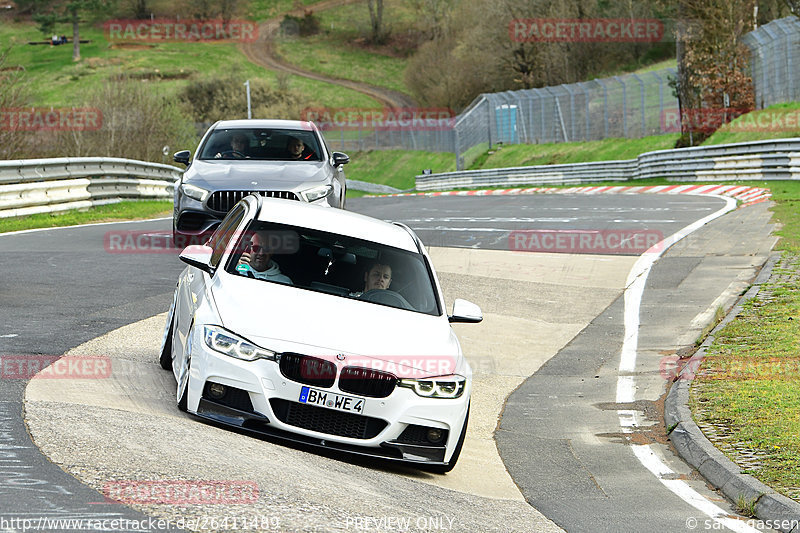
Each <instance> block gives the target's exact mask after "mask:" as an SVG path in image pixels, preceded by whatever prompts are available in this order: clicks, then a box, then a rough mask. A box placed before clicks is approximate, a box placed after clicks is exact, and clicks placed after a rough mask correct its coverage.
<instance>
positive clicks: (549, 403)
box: [0, 195, 765, 531]
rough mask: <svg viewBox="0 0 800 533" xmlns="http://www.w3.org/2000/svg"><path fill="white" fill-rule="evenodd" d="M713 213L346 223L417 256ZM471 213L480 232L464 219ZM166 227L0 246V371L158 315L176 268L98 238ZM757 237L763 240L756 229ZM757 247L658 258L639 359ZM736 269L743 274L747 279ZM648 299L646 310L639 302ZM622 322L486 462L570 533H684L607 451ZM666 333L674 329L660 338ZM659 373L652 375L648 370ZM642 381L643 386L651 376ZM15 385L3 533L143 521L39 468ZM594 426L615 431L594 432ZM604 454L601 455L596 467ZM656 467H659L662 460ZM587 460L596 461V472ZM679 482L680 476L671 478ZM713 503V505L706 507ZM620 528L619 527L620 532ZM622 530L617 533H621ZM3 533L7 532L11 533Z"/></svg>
mask: <svg viewBox="0 0 800 533" xmlns="http://www.w3.org/2000/svg"><path fill="white" fill-rule="evenodd" d="M721 205H722V201H721V200H719V199H715V198H703V197H691V196H660V195H630V196H628V195H624V196H623V195H614V196H611V195H609V196H591V197H589V196H578V195H576V196H572V195H558V196H544V195H542V196H506V197H480V198H462V197H441V198H417V199H408V198H404V199H401V198H381V199H358V200H351V201H349V202H348V208H349V209H351V210H354V211H358V212H363V213H366V214H370V215H373V216H378V217H381V218H390V219H393V220H398V221H401V222H405V223H407V224H408V225H409V226H411V227H412V228H414V229H415V231H417V232H418V234H419V235H420V237H421V238H422V239H423V241H424V242H425V243H426V244H428V245H432V246H457V247H471V248H488V249H495V250H508V249H509V247H510V243H513V241H510V240H509V232H510V231H534V230H536V231H546V232H547V231H555V230H559V231H564V230H569V231H583V232H586V231H589V232H604V231H605V232H608V231H627V230H651V231H657V232H661V233H662V234H663V235H669V234H671V233H672V232H674V231H676V230H678V229H680V228H682V227H684V226H686V225H687V224H689V223H690V222H692V221H694V220H697V219H699V218H702V217H704V216H706V215H708V214H710V213H711V212H713V211H715V210H716V209H718V208H719V207H720V206H721ZM748 209H752V208H748ZM478 210H479V212H480V217H475V216H470V214H471V213H475V212H478ZM744 211H745V210H742V211H737V212H736V213H743V212H744ZM736 213H734V215H735V214H736ZM728 217H731V215H728ZM733 218H734V217H731V218H730V219H731V220H732V219H733ZM762 218H763V217H762ZM742 223H743V222H742V221H741V220H738V221H737V222H731V224H735V226H734V228H733V229H735V230H737V231H741V224H742ZM736 224H738V225H736ZM168 227H169V222H168V221H156V222H142V223H134V224H124V225H120V224H115V225H99V226H90V227H83V228H72V229H59V230H51V231H43V232H30V233H24V234H18V235H7V236H0V252H2V255H1V256H0V257H2V259H1V260H0V261H2V264H3V271H4V276H3V277H2V280H1V281H0V300H1V301H2V304H3V305H2V307H0V354H2V355H3V356H4V360H5V358H6V357H7V356H9V355H14V354H44V355H54V356H55V355H59V354H62V353H64V352H66V351H67V350H68V349H70V348H72V347H74V346H77V345H78V344H81V343H83V342H85V341H88V340H90V339H92V338H95V337H98V336H100V335H102V334H104V333H106V332H108V331H111V330H113V329H116V328H118V327H120V326H123V325H126V324H130V323H133V322H136V321H139V320H142V319H144V318H147V317H150V316H153V315H155V314H158V313H161V312H163V311H165V310H166V309H167V307H168V305H169V300H170V297H171V294H172V290H173V287H174V282H175V279H176V278H177V275H178V273H179V272H180V271H181V270H182V263H180V262H179V261H178V260H177V257H176V256H175V255H174V254H161V253H153V254H116V253H109V251H108V250H107V249H106V248H105V247H104V246H106V247H107V245H108V242H109V241H108V235H107V234H108V232H109V231H112V232H125V231H129V230H146V231H151V230H152V231H156V230H164V229H167V228H168ZM716 228H717V226H715V229H714V231H717V232H718V233H717V236H718V237H722V238H723V240H724V237H725V235H730V234H731V231H732V228H731V227H726V228H724V229H716ZM758 230H759V231H761V232H763V231H764V230H765V228H764V227H759V228H758ZM117 234H118V233H117ZM758 235H761V234H758ZM753 238H756V234H755V233H754V234H753V235H744V234H743V235H742V236H741V239H738V240H737V241H736V242H737V243H740V245H741V247H743V248H742V249H736V250H734V249H733V248H734V247H732V246H729V247H728V249H727V251H726V250H722V249H720V250H716V249H713V248H704V247H707V246H709V243H710V242H713V241H714V239H705V240H704V239H703V238H702V236H700V238H699V239H695V240H694V246H695V247H694V248H688V249H686V250H684V252H685V253H684V254H683V255H681V256H678V257H675V258H674V260H673V259H672V258H671V256H669V255H668V257H667V258H665V259H663V260H662V261H661V262H660V263H657V267H656V269H655V270H654V272H653V274H652V275H651V278H650V281H649V283H648V291H649V292H646V293H645V294H646V297H645V302H646V305H645V307H643V311H644V312H643V319H642V320H643V322H642V331H643V332H647V331H650V330H648V329H647V328H648V327H651V326H655V328H654V329H652V331H651V333H649V334H645V335H643V343H644V347H645V348H647V349H649V350H654V351H657V349H658V347H659V346H660V345H663V343H664V342H667V344H669V342H670V341H665V338H666V337H665V335H666V336H667V337H668V336H669V335H673V334H676V335H677V334H678V333H680V332H681V331H682V325H683V323H684V322H685V321H686V320H689V321H691V319H692V318H694V317H695V315H696V314H697V312H696V310H695V308H700V307H702V306H703V299H702V298H697V302H696V305H695V306H694V307H691V306H686V307H687V309H684V310H683V311H684V312H683V313H682V314H681V313H678V314H677V315H676V314H675V313H672V312H670V311H669V309H670V308H671V307H670V306H664V305H660V302H661V301H663V299H664V298H667V299H668V298H670V296H671V295H673V294H677V292H676V291H677V289H678V288H679V287H680V286H681V284H682V283H683V281H684V280H686V279H688V278H690V277H691V276H692V275H693V274H695V273H697V272H698V270H703V269H702V268H699V267H700V266H701V265H702V262H703V261H704V260H706V254H707V253H711V254H712V255H714V256H717V257H718V256H724V255H725V254H726V253H727V254H729V255H730V254H733V255H736V256H737V257H738V256H740V255H744V254H747V253H749V254H752V252H753V251H754V250H750V251H749V252H748V251H747V246H748V245H750V246H751V248H752V245H753V242H752V241H751V240H749V239H753ZM717 240H719V238H718V239H717ZM762 241H763V239H762ZM512 249H513V244H512ZM559 251H563V250H559ZM734 252H735V253H734ZM667 259H669V260H667ZM733 263H736V262H733ZM733 263H731V264H728V265H727V267H726V268H727V269H728V270H729V271H728V272H723V274H724V276H723V277H725V279H727V280H728V283H725V282H724V280H718V283H717V284H716V285H714V287H713V288H712V289H711V291H714V290H717V285H720V284H721V285H720V286H722V285H724V286H722V289H720V290H719V293H722V292H724V291H725V289H727V288H728V285H729V284H730V278H731V277H733V278H736V276H737V275H738V274H739V271H736V272H735V273H733V274H731V271H730V269H732V268H734V264H733ZM739 263H741V262H739ZM739 263H736V264H737V265H738V264H739ZM750 263H753V261H752V259H751V261H750ZM751 267H752V265H751ZM736 268H740V269H741V271H742V272H743V271H744V267H736ZM665 280H666V281H665ZM691 281H693V282H697V281H702V280H699V279H692V280H691ZM739 281H740V282H741V280H739ZM684 289H686V290H688V291H690V292H691V290H692V287H691V286H690V284H688V283H687V284H686V286H685V287H684ZM657 290H662V292H660V293H656V292H653V291H657ZM695 290H696V289H695ZM651 293H652V294H657V297H655V299H651V296H650V294H651ZM719 293H717V294H719ZM704 296H709V297H711V301H713V300H714V299H715V298H716V296H717V295H714V294H711V292H709V293H708V294H704ZM690 299H691V298H690ZM709 303H710V302H709ZM620 306H621V303H620V302H615V303H614V304H612V306H611V307H609V308H608V309H607V310H606V312H604V313H602V314H601V315H600V316H599V317H598V318H597V319H596V320H595V321H594V322H593V323H592V324H591V325H590V327H589V328H587V329H586V330H585V331H584V332H582V333H581V335H579V337H577V338H576V339H575V340H574V341H573V342H572V343H571V344H570V345H569V346H568V347H567V348H566V349H565V350H563V351H562V353H559V354H558V355H557V356H556V357H555V358H553V359H552V360H551V362H550V363H548V364H547V365H546V366H545V367H544V368H543V369H542V370H540V371H539V372H537V373H536V374H535V375H534V376H532V377H531V378H530V379H529V380H528V381H527V382H526V383H525V384H524V385H523V387H522V388H520V390H519V391H518V392H517V393H515V394H514V395H513V396H512V397H511V398H510V399H509V402H508V405H507V407H506V410H505V413H504V418H503V423H502V425H501V427H500V431H499V432H498V434H497V441H498V447H499V449H500V452H501V455H502V457H503V458H504V460H505V461H506V464H507V466H508V468H509V471H510V472H511V474H512V476H513V477H514V479H515V481H516V482H517V484H518V485H519V486H520V488H521V490H522V492H523V494H524V495H525V497H526V499H527V500H528V501H529V502H530V503H531V504H533V505H534V506H535V507H537V508H539V509H540V510H542V511H543V512H544V513H545V514H546V515H547V516H548V517H549V518H551V519H552V520H555V521H556V523H558V524H559V525H561V526H562V527H564V528H566V529H567V530H569V531H573V530H575V531H578V530H587V531H589V530H598V529H597V528H596V527H594V526H596V525H602V527H603V528H605V529H603V530H608V531H613V530H629V531H638V530H641V531H652V530H654V529H653V523H654V522H653V520H654V519H658V520H662V519H663V520H664V522H663V523H664V524H665V525H668V527H663V528H662V527H656V528H655V529H657V530H662V531H667V530H683V529H682V528H680V529H673V526H676V527H677V525H679V524H684V523H685V519H686V517H687V516H689V515H690V514H691V511H690V510H688V509H684V508H682V507H681V505H683V504H682V502H680V501H678V500H677V498H675V497H674V496H672V495H671V494H659V495H658V497H657V498H651V500H652V501H651V502H650V505H649V506H647V505H645V506H642V501H646V500H648V498H647V497H644V496H642V495H644V494H648V492H647V491H648V490H650V488H651V487H652V486H655V487H657V488H658V486H659V481H658V480H656V479H655V478H653V479H648V478H647V476H646V475H645V474H649V473H647V472H645V471H644V470H643V469H642V467H641V465H639V464H638V463H636V462H635V461H636V460H635V458H634V457H633V456H632V454H631V453H630V452H629V450H627V449H626V446H625V445H624V442H623V440H622V439H621V438H620V437H619V436H618V435H615V433H618V432H619V423H618V421H617V422H616V425H615V424H614V423H613V422H614V421H613V416H616V410H617V409H619V406H615V405H613V404H614V394H613V385H615V384H616V382H615V381H614V380H613V379H611V378H612V377H613V376H612V373H613V372H612V371H613V368H611V367H612V366H613V365H612V363H611V362H612V361H613V359H614V357H615V354H616V353H617V352H618V344H619V342H620V323H619V318H620V316H621V312H620V309H619V308H620ZM677 307H678V308H680V307H681V305H678V306H677ZM689 307H691V309H689ZM687 317H688V318H687ZM665 321H666V322H665ZM670 321H672V322H670ZM673 323H674V324H673ZM670 325H671V329H669V328H667V329H668V331H665V327H666V326H670ZM648 335H651V336H649V337H648ZM659 343H661V344H659ZM679 344H680V343H678V342H675V341H674V340H673V342H672V344H669V346H668V349H671V350H673V351H674V350H676V349H677V348H676V346H677V345H679ZM650 363H652V362H650ZM655 365H656V369H657V368H658V359H655ZM651 366H652V364H651ZM643 371H644V372H651V373H652V368H646V369H644V370H643ZM604 374H607V375H604ZM655 374H656V375H657V374H658V372H657V371H656V372H655ZM594 376H601V377H597V378H595V377H594ZM604 377H607V378H608V379H603V378H604ZM587 380H588V381H587ZM612 382H613V384H612ZM661 383H662V385H663V381H662V382H661ZM24 384H25V380H24V379H2V380H0V398H2V403H0V416H1V417H2V418H3V419H4V426H3V427H4V432H3V433H2V435H3V439H4V440H3V442H2V446H3V448H2V449H3V450H6V451H5V453H4V455H3V456H2V457H3V460H2V462H0V496H2V497H3V505H2V514H0V530H2V529H3V527H7V525H6V526H4V525H3V523H2V519H6V520H8V519H10V518H11V517H17V518H19V517H34V516H36V517H38V516H58V517H71V516H80V517H84V518H85V517H87V516H98V517H99V516H108V517H112V516H114V517H116V516H124V517H128V518H142V515H140V514H138V513H136V512H134V511H130V510H128V509H125V508H123V507H121V506H119V505H116V506H113V507H109V506H105V505H102V504H98V502H102V496H101V495H99V494H98V493H97V492H95V491H93V490H91V489H88V488H87V487H85V486H83V485H82V484H80V483H78V482H77V481H76V480H74V478H72V477H71V476H69V475H67V474H65V473H64V472H63V471H62V470H60V469H59V468H57V467H55V466H54V465H52V464H51V463H49V462H48V461H47V459H46V458H45V457H43V456H42V455H41V454H40V453H39V452H38V451H37V450H36V448H35V447H34V446H33V445H32V443H31V441H30V439H29V437H28V435H27V432H26V429H25V426H24V424H23V422H22V419H21V416H20V415H21V411H22V404H21V397H22V390H23V387H24ZM652 388H653V390H655V389H656V388H657V387H655V386H654V387H652ZM565 398H567V399H568V401H566V400H565ZM578 398H580V400H577V399H578ZM656 399H657V398H656ZM647 401H651V400H647ZM652 401H655V400H652ZM642 409H643V411H644V408H642ZM605 412H610V414H611V415H613V416H611V418H610V419H608V418H607V417H606V418H605V419H604V413H605ZM648 413H651V411H648ZM581 420H603V421H602V422H599V423H598V424H588V425H587V427H581V428H579V429H580V431H578V430H576V429H575V427H573V426H575V425H576V424H578V425H580V424H579V421H581ZM609 420H610V421H609ZM654 422H655V420H654ZM545 435H546V436H547V437H545ZM575 435H583V437H582V439H583V440H585V441H587V442H591V443H593V444H596V443H597V442H599V441H603V442H602V444H603V445H602V446H594V447H592V448H591V449H585V450H584V449H580V446H576V445H575V442H580V440H581V439H577V440H576V439H575ZM598 435H600V436H598ZM586 436H591V438H587V437H586ZM592 439H594V440H592ZM601 449H602V452H603V453H604V454H605V453H607V454H608V455H607V456H605V457H601V454H599V453H598V452H599V451H601ZM576 450H577V451H576ZM663 453H664V454H667V455H668V450H666V447H665V450H664V451H663ZM584 454H585V455H584ZM587 457H589V458H592V459H596V462H597V463H598V466H596V467H595V466H594V465H593V464H592V463H591V461H587V459H586V458H587ZM676 469H677V470H679V471H680V466H679V465H678V466H677V467H676ZM620 473H625V475H624V476H620V475H619V474H620ZM601 474H603V475H604V476H606V478H603V476H602V475H601ZM685 475H687V476H690V473H687V474H685ZM604 479H610V480H611V481H610V482H609V483H610V485H608V486H611V485H614V486H621V487H624V488H625V490H626V494H628V496H629V497H614V494H613V491H612V490H610V489H609V488H608V486H606V485H604V483H605V481H604ZM598 480H599V481H598ZM637 483H644V485H637ZM697 485H702V482H698V483H697ZM643 487H644V488H643ZM700 489H701V490H702V487H700ZM653 490H656V489H653ZM659 490H660V489H659ZM706 492H707V493H710V491H707V490H706ZM710 494H711V495H712V497H713V494H714V493H710ZM673 500H675V501H673ZM628 506H633V507H628ZM634 510H636V511H635V512H634ZM651 513H652V514H651ZM598 517H602V519H598ZM625 517H627V519H628V520H629V521H627V522H620V520H622V519H623V518H625ZM623 523H624V524H625V526H626V527H623V528H622V529H620V524H623ZM9 529H11V530H15V528H14V527H13V525H12V527H10V528H9ZM601 529H602V528H601ZM64 530H66V529H64ZM115 530H117V531H118V530H120V529H115Z"/></svg>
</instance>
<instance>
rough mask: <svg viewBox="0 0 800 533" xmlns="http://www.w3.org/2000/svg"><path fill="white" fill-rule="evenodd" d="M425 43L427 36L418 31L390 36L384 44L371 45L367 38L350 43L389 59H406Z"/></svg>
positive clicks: (360, 38)
mask: <svg viewBox="0 0 800 533" xmlns="http://www.w3.org/2000/svg"><path fill="white" fill-rule="evenodd" d="M424 41H425V36H424V35H423V34H422V33H420V32H418V31H411V30H409V31H404V32H403V31H401V32H398V33H393V34H391V35H389V37H388V38H387V40H386V42H385V43H383V44H373V43H370V42H369V41H368V40H367V38H366V37H359V38H357V39H353V40H352V41H350V44H351V45H352V46H354V47H355V48H359V49H361V50H365V51H367V52H371V53H373V54H379V55H383V56H388V57H397V58H400V59H406V58H408V57H410V56H411V55H412V54H414V52H416V51H417V48H419V46H420V45H421V44H422V43H423V42H424Z"/></svg>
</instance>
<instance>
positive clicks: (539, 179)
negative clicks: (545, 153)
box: [416, 138, 800, 191]
mask: <svg viewBox="0 0 800 533" xmlns="http://www.w3.org/2000/svg"><path fill="white" fill-rule="evenodd" d="M621 142H624V140H623V141H621ZM643 178H667V179H668V180H681V181H723V180H795V179H800V138H793V139H776V140H769V141H755V142H748V143H736V144H719V145H715V146H699V147H693V148H678V149H675V150H659V151H656V152H647V153H644V154H641V155H640V156H639V157H637V158H636V159H629V160H622V161H596V162H591V163H575V164H566V165H537V166H531V167H516V168H493V169H485V170H464V171H460V172H443V173H440V174H428V175H420V176H417V177H416V188H417V190H420V191H432V190H441V189H458V188H463V187H506V186H516V185H553V184H563V185H567V184H580V183H592V182H598V181H623V180H630V179H643Z"/></svg>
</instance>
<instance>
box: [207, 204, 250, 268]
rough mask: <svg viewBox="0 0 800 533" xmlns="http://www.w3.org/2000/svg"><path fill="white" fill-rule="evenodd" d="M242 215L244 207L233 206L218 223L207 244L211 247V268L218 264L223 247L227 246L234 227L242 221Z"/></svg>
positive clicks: (223, 250)
mask: <svg viewBox="0 0 800 533" xmlns="http://www.w3.org/2000/svg"><path fill="white" fill-rule="evenodd" d="M244 215H245V208H244V207H242V206H239V207H237V208H235V209H234V210H233V211H231V212H230V213H228V216H227V217H225V220H223V221H222V224H220V225H219V227H218V228H217V231H215V232H214V235H212V236H211V241H210V242H209V246H211V248H213V251H212V252H211V266H212V267H213V268H217V265H219V260H220V259H221V258H222V254H224V253H225V248H227V247H228V242H229V241H230V240H231V237H232V236H233V234H234V232H235V231H236V228H238V227H239V224H240V223H241V222H242V219H243V218H244Z"/></svg>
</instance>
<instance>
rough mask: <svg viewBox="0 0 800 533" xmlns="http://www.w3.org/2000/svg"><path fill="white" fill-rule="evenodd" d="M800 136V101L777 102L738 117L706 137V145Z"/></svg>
mask: <svg viewBox="0 0 800 533" xmlns="http://www.w3.org/2000/svg"><path fill="white" fill-rule="evenodd" d="M789 137H800V102H786V103H783V104H775V105H772V106H769V107H767V108H766V109H761V110H758V111H752V112H750V113H747V114H746V115H742V116H740V117H737V118H736V119H734V120H733V121H731V122H730V123H729V124H725V125H724V126H722V127H721V128H720V129H718V130H717V131H715V132H714V134H713V135H712V136H711V137H709V138H708V139H706V142H705V143H703V144H705V145H709V144H726V143H738V142H748V141H754V140H763V139H785V138H789Z"/></svg>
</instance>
